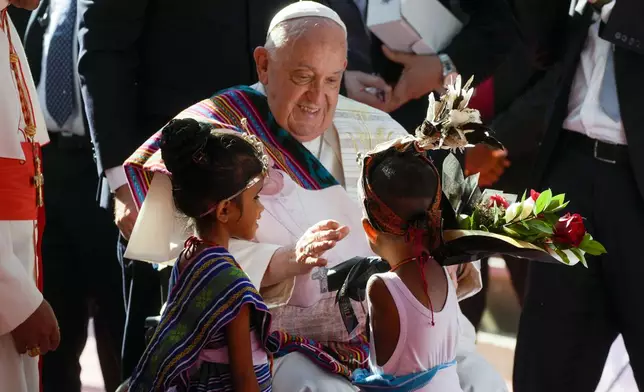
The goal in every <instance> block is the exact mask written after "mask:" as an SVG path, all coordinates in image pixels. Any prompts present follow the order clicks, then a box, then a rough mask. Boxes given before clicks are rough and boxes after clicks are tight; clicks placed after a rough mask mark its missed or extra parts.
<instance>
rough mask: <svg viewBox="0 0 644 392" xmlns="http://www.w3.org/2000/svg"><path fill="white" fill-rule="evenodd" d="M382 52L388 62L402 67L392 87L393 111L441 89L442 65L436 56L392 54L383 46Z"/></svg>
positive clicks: (392, 52)
mask: <svg viewBox="0 0 644 392" xmlns="http://www.w3.org/2000/svg"><path fill="white" fill-rule="evenodd" d="M382 51H383V53H384V54H385V56H386V57H387V58H388V59H389V60H391V61H393V62H396V63H398V64H401V65H402V66H403V67H404V68H403V71H402V74H401V75H400V79H398V83H396V86H395V87H394V92H393V96H392V105H393V109H396V108H398V107H400V106H402V105H404V104H405V103H407V102H408V101H410V100H412V99H417V98H420V97H423V96H425V95H428V94H429V93H430V92H431V91H435V90H440V89H442V88H443V65H442V64H441V62H440V60H439V58H438V56H433V55H432V56H421V55H417V54H412V53H403V52H394V51H393V50H391V49H389V48H387V47H386V46H384V45H383V47H382Z"/></svg>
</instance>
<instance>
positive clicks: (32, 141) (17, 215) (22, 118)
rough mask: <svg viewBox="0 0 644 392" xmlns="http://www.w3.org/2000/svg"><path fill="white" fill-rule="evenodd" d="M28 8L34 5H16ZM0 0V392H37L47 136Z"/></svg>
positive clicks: (45, 328)
mask: <svg viewBox="0 0 644 392" xmlns="http://www.w3.org/2000/svg"><path fill="white" fill-rule="evenodd" d="M11 3H12V4H14V5H16V6H21V7H25V8H29V9H33V8H35V7H36V6H37V5H38V1H33V0H16V1H12V2H11ZM8 5H9V4H8V2H7V1H6V0H0V391H3V392H4V391H7V392H9V391H11V392H38V391H39V390H40V376H39V371H38V356H39V355H42V354H46V353H47V352H48V351H50V350H55V349H56V348H57V347H58V344H59V342H60V332H59V330H58V323H57V321H56V316H54V313H53V311H52V309H51V307H50V306H49V303H48V302H47V301H45V300H44V299H43V296H42V294H41V292H40V290H39V288H40V287H42V286H41V285H42V271H40V270H39V267H41V266H42V260H40V255H39V252H38V246H40V244H39V243H38V241H39V238H38V237H39V234H38V233H39V232H40V231H41V230H42V225H43V224H44V220H43V219H42V217H43V215H42V213H43V211H42V208H43V205H42V193H41V191H42V173H41V169H40V158H39V157H38V156H39V149H40V146H41V145H43V144H46V143H47V141H48V139H47V132H46V128H45V123H44V119H43V116H42V112H41V110H40V105H39V104H38V101H37V100H34V99H32V98H30V97H35V96H36V89H35V86H34V83H33V80H32V79H31V72H30V71H29V65H28V64H27V59H26V57H25V53H24V50H23V48H22V44H21V42H20V37H19V36H18V33H17V32H16V29H15V27H14V26H13V23H12V22H11V19H10V18H9V15H8V13H7V7H8Z"/></svg>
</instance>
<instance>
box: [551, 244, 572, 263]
mask: <svg viewBox="0 0 644 392" xmlns="http://www.w3.org/2000/svg"><path fill="white" fill-rule="evenodd" d="M553 250H554V251H555V253H556V254H557V256H559V257H561V260H562V261H563V263H564V264H566V265H570V259H569V258H568V256H567V255H566V254H565V253H564V252H563V251H562V250H560V249H559V248H557V247H555V248H554V249H553Z"/></svg>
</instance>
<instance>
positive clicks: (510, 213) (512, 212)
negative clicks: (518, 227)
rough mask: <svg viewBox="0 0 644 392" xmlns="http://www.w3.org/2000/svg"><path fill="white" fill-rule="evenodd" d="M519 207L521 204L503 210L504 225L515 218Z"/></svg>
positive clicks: (514, 204)
mask: <svg viewBox="0 0 644 392" xmlns="http://www.w3.org/2000/svg"><path fill="white" fill-rule="evenodd" d="M519 206H521V203H512V204H510V206H509V207H508V208H506V209H505V217H504V219H505V223H510V222H512V221H513V220H514V218H516V216H517V212H518V211H519Z"/></svg>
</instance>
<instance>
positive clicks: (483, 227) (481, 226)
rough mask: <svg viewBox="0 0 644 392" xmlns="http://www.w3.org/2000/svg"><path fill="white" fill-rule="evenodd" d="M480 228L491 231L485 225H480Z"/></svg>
mask: <svg viewBox="0 0 644 392" xmlns="http://www.w3.org/2000/svg"><path fill="white" fill-rule="evenodd" d="M479 230H482V231H487V232H490V230H489V229H488V228H487V227H485V226H483V225H479Z"/></svg>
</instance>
